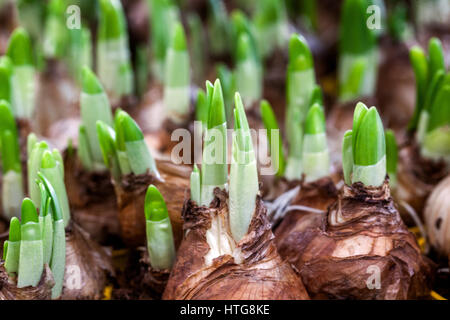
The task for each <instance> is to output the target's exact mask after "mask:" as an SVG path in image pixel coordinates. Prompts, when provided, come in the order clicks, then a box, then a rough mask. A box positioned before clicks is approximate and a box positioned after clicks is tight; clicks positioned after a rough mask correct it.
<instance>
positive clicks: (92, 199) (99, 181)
mask: <svg viewBox="0 0 450 320" xmlns="http://www.w3.org/2000/svg"><path fill="white" fill-rule="evenodd" d="M76 152H77V151H76V149H73V152H71V153H69V152H68V150H65V151H64V153H63V157H64V181H65V185H66V189H67V196H68V198H69V203H70V205H71V207H72V208H73V210H72V216H73V219H74V220H75V221H76V222H77V223H78V224H79V225H80V226H81V227H82V228H83V229H84V230H86V231H87V232H88V233H89V234H90V235H91V237H92V238H93V239H94V240H95V241H99V242H104V241H106V240H107V238H108V236H111V235H113V236H115V235H119V233H120V231H119V230H120V229H119V221H118V220H117V212H118V211H117V210H118V209H117V202H116V196H115V194H114V187H113V185H112V183H111V175H110V173H109V171H108V170H105V171H99V172H89V171H86V170H85V169H84V168H83V166H82V165H81V163H80V161H79V159H78V157H77V156H76Z"/></svg>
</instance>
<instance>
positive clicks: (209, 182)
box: [201, 79, 228, 206]
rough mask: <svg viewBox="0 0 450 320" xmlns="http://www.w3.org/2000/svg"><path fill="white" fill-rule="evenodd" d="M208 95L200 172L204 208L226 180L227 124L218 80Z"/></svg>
mask: <svg viewBox="0 0 450 320" xmlns="http://www.w3.org/2000/svg"><path fill="white" fill-rule="evenodd" d="M207 88H208V87H207ZM207 90H208V89H207ZM208 93H209V96H208V100H210V101H211V102H210V106H209V108H208V109H209V114H208V129H207V131H206V134H205V143H204V149H203V158H202V171H201V173H202V176H201V182H202V183H201V204H202V205H205V206H208V205H209V204H210V202H211V201H212V200H213V199H214V194H213V191H214V189H215V188H216V187H218V188H221V189H223V188H225V187H226V184H227V179H228V166H227V161H226V159H227V154H228V152H227V146H228V144H227V124H226V115H225V105H224V101H223V94H222V87H221V84H220V80H218V79H216V81H215V83H214V89H213V90H212V92H211V90H209V92H208ZM209 97H210V99H209Z"/></svg>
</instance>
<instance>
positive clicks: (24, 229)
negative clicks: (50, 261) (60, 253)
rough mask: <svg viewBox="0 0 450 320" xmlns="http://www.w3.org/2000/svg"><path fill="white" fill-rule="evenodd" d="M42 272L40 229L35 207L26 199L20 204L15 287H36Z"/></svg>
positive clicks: (42, 255)
mask: <svg viewBox="0 0 450 320" xmlns="http://www.w3.org/2000/svg"><path fill="white" fill-rule="evenodd" d="M43 270H44V253H43V244H42V235H41V229H40V226H39V219H38V215H37V211H36V207H35V206H34V204H33V201H31V200H30V199H28V198H25V199H24V200H23V203H22V225H21V241H20V254H19V270H18V279H17V287H18V288H24V287H27V286H33V287H35V286H37V285H38V283H39V280H40V279H41V276H42V272H43Z"/></svg>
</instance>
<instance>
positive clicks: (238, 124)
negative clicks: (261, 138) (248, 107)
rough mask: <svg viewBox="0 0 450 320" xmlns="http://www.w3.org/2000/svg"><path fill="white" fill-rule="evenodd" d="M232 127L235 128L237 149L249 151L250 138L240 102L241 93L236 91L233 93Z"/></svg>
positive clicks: (250, 145) (250, 146)
mask: <svg viewBox="0 0 450 320" xmlns="http://www.w3.org/2000/svg"><path fill="white" fill-rule="evenodd" d="M234 104H235V108H234V127H235V130H237V137H238V138H237V141H238V145H239V149H240V150H242V151H250V150H251V149H252V140H251V136H250V132H249V130H250V128H249V126H248V122H247V116H246V115H245V109H244V105H243V103H242V99H241V95H240V94H239V92H236V94H235V95H234Z"/></svg>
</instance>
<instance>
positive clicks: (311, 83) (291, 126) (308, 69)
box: [285, 34, 316, 174]
mask: <svg viewBox="0 0 450 320" xmlns="http://www.w3.org/2000/svg"><path fill="white" fill-rule="evenodd" d="M315 88H316V77H315V73H314V63H313V58H312V54H311V51H310V49H309V47H308V44H307V43H306V40H305V39H304V38H303V37H302V36H300V35H298V34H293V35H292V36H291V39H290V41H289V63H288V68H287V78H286V99H287V112H286V118H285V125H286V133H287V138H288V144H289V148H290V149H291V148H292V146H293V145H294V144H295V143H296V142H297V141H296V140H298V138H297V135H298V130H299V129H298V126H299V125H301V126H302V125H303V122H304V120H305V117H306V113H307V112H308V109H309V107H310V104H309V103H310V101H311V96H312V94H313V91H314V89H315ZM291 158H292V157H291ZM288 162H289V161H288ZM296 162H298V161H296ZM291 163H292V160H291ZM291 167H292V166H291ZM294 167H296V166H294ZM300 174H301V173H300Z"/></svg>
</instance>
